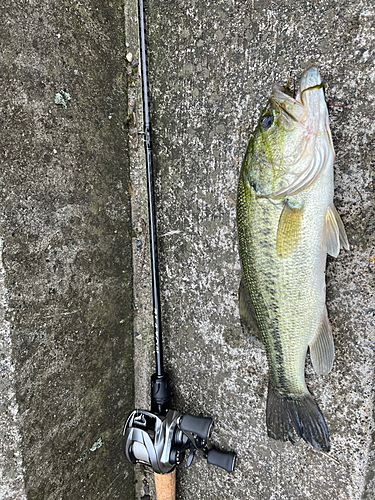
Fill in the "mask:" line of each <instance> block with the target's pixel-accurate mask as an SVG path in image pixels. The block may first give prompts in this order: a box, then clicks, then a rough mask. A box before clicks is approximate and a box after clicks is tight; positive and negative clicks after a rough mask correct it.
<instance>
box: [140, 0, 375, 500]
mask: <svg viewBox="0 0 375 500" xmlns="http://www.w3.org/2000/svg"><path fill="white" fill-rule="evenodd" d="M146 10H147V16H146V20H147V24H148V44H149V45H148V55H149V77H150V95H151V101H152V102H151V104H152V110H151V111H152V122H153V145H154V154H155V167H156V184H157V210H158V231H159V243H160V264H161V288H162V297H163V323H164V334H165V355H166V364H167V369H168V371H169V372H170V373H171V376H172V379H173V384H174V400H173V404H174V408H176V409H179V410H180V411H187V412H191V413H195V414H199V413H200V412H202V413H203V414H204V415H209V416H212V417H213V419H214V421H215V423H216V427H215V429H214V434H213V444H215V445H217V446H221V447H224V448H226V449H232V450H235V451H236V452H237V454H238V465H237V468H236V471H235V473H234V474H232V475H229V474H227V473H226V472H224V471H222V470H219V469H217V468H214V467H212V466H209V465H207V463H205V461H204V460H203V459H197V460H196V462H195V463H194V462H193V465H192V466H191V467H190V468H187V467H186V464H185V465H183V466H180V468H179V470H178V479H177V482H178V494H177V497H178V499H180V500H182V499H186V500H188V499H189V500H190V499H191V498H195V499H202V500H203V499H204V500H210V499H215V500H219V499H220V500H224V499H225V500H229V499H239V498H246V499H254V500H255V499H257V500H258V499H259V500H260V499H262V500H264V499H285V500H286V499H288V500H291V499H306V498H319V499H320V500H324V499H327V500H328V499H331V498H340V499H351V500H352V499H360V498H363V497H365V498H373V496H374V495H375V491H374V484H375V482H374V480H373V477H374V472H373V471H374V464H373V457H374V455H373V453H374V452H373V444H372V429H373V368H374V363H373V360H374V348H375V344H374V309H375V302H374V294H373V284H374V282H373V272H374V265H375V254H374V252H375V242H374V215H375V214H374V185H373V182H374V125H373V112H372V107H373V101H374V90H375V79H374V78H375V77H374V75H375V73H374V65H373V60H374V47H373V44H374V39H375V31H374V30H375V25H374V8H373V7H372V6H371V5H369V4H368V3H366V2H363V1H361V0H353V1H345V2H340V1H328V2H327V1H324V2H323V1H314V2H307V1H305V0H300V1H296V2H292V3H290V2H285V1H282V0H279V1H275V2H268V1H257V0H252V1H241V2H240V1H229V2H228V1H224V0H216V1H215V2H204V3H203V2H196V1H184V0H183V1H181V2H161V1H159V0H154V1H152V2H148V3H147V6H146ZM313 64H314V65H317V66H318V67H319V69H320V71H321V74H322V77H323V79H324V82H325V85H326V87H325V88H326V98H327V101H328V102H329V103H330V104H331V105H330V108H329V109H330V118H331V129H332V135H333V141H334V146H335V149H336V153H337V160H336V163H335V186H336V189H335V205H336V207H337V209H338V212H339V213H340V215H341V217H342V219H343V222H344V225H345V227H346V229H347V233H348V237H349V241H350V244H351V245H350V251H348V252H345V251H343V252H342V253H341V254H340V256H339V257H338V258H337V259H331V258H329V261H328V267H327V273H326V274H327V305H328V311H329V317H330V320H331V323H332V326H333V335H334V339H335V345H336V360H335V363H334V368H333V371H332V372H331V373H330V374H329V375H326V376H323V377H316V376H315V375H314V374H313V371H312V368H311V366H310V363H309V362H308V363H307V367H306V371H307V383H308V386H309V388H310V390H311V392H312V393H313V394H314V396H315V398H316V400H317V401H318V403H319V405H320V407H321V409H322V411H323V413H324V415H325V418H326V421H327V424H328V428H329V431H330V436H331V443H332V448H331V452H330V454H329V456H327V455H324V454H322V453H318V452H316V451H315V450H314V449H313V448H312V447H309V446H308V445H306V444H305V443H304V442H303V441H302V440H299V441H298V442H297V443H296V445H295V446H293V445H292V444H291V443H282V442H276V441H273V440H271V439H269V438H268V437H267V433H266V426H265V405H266V394H267V362H266V357H265V352H264V349H263V348H262V347H261V346H259V344H257V343H256V342H254V341H253V340H252V339H251V338H250V337H248V336H247V335H245V334H244V333H243V332H242V329H241V327H240V322H239V317H238V310H237V290H238V285H239V279H240V262H239V256H238V246H237V235H236V222H235V206H234V203H233V200H235V199H236V186H237V178H238V174H239V169H240V166H241V162H242V159H243V156H244V153H245V149H246V145H247V142H248V140H249V136H250V133H251V131H252V129H253V128H254V126H255V124H256V121H257V119H258V116H259V113H260V110H261V108H262V107H263V106H264V105H265V104H266V101H267V98H268V96H269V93H270V87H271V85H272V83H273V82H274V81H278V82H280V83H286V82H287V81H288V79H289V77H290V76H291V77H292V81H293V79H294V78H298V76H299V75H300V73H301V72H302V70H303V69H305V68H307V67H309V66H311V65H313ZM146 341H147V342H148V341H149V340H147V339H146ZM140 342H142V340H140ZM150 482H151V479H150Z"/></svg>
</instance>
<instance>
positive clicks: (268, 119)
mask: <svg viewBox="0 0 375 500" xmlns="http://www.w3.org/2000/svg"><path fill="white" fill-rule="evenodd" d="M272 124H273V114H271V113H267V114H266V115H264V116H263V118H262V119H261V121H260V126H261V127H262V129H263V130H268V129H269V128H270V127H271V125H272Z"/></svg>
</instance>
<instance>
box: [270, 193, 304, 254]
mask: <svg viewBox="0 0 375 500" xmlns="http://www.w3.org/2000/svg"><path fill="white" fill-rule="evenodd" d="M302 209H303V207H302V205H299V204H297V203H294V202H293V201H292V200H290V199H285V200H284V208H283V210H282V212H281V215H280V219H279V226H278V228H277V237H276V250H277V253H278V254H279V255H282V256H283V257H288V256H289V255H291V253H292V252H293V250H295V248H296V247H297V246H298V243H299V240H300V235H301V221H302Z"/></svg>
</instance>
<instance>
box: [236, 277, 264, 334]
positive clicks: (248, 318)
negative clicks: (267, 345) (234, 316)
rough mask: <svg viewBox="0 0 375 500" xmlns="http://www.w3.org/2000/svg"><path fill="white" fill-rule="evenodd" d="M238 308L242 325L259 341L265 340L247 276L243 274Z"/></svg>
mask: <svg viewBox="0 0 375 500" xmlns="http://www.w3.org/2000/svg"><path fill="white" fill-rule="evenodd" d="M238 309H239V313H240V318H241V325H242V327H243V328H244V329H245V330H247V331H248V332H249V333H251V334H252V335H254V337H255V338H256V339H257V340H259V342H263V341H262V337H261V334H260V330H259V326H258V323H257V320H256V317H255V312H254V307H253V304H252V302H251V299H250V295H249V291H248V289H247V286H246V283H245V278H244V277H243V276H242V278H241V282H240V287H239V289H238Z"/></svg>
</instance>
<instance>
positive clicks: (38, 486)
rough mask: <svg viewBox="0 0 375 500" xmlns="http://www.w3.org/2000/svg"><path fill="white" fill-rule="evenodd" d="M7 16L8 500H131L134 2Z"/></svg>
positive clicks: (3, 452)
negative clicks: (128, 48)
mask: <svg viewBox="0 0 375 500" xmlns="http://www.w3.org/2000/svg"><path fill="white" fill-rule="evenodd" d="M0 16H1V23H0V41H1V51H0V95H1V102H0V106H1V116H0V119H1V178H0V179H1V191H0V196H1V200H0V205H1V210H0V238H1V242H2V244H1V249H2V260H1V262H2V264H1V266H0V289H1V290H0V302H1V307H0V309H1V318H0V322H1V325H0V353H1V358H0V359H1V378H0V384H1V396H0V434H1V445H0V470H1V473H0V483H1V485H0V498H1V499H8V500H10V499H11V500H21V499H24V498H27V499H28V500H41V499H45V500H52V499H54V500H55V499H56V500H57V499H59V500H60V499H64V500H65V499H69V500H75V499H78V498H80V499H81V498H86V499H90V500H92V499H94V498H100V499H107V498H108V499H114V498H122V499H124V498H129V499H130V498H132V497H133V496H134V493H133V492H134V485H133V478H134V476H133V468H132V467H130V464H128V463H127V462H126V460H125V458H124V456H123V452H122V448H121V433H122V427H123V424H124V419H125V417H126V415H127V413H128V412H129V411H130V410H131V409H133V405H134V391H133V359H132V350H133V349H132V345H133V338H132V322H133V309H132V286H131V284H132V265H131V225H130V202H129V201H130V196H129V160H128V147H127V141H128V134H127V122H128V117H127V73H126V65H127V64H128V63H127V61H126V59H125V55H126V54H125V39H124V5H123V3H122V2H105V3H103V2H100V1H97V0H88V1H85V2H78V1H76V0H67V1H65V2H58V1H55V0H47V1H45V2H42V3H40V2H35V1H33V0H30V1H26V2H12V1H10V0H4V1H3V2H2V3H1V6H0Z"/></svg>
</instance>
